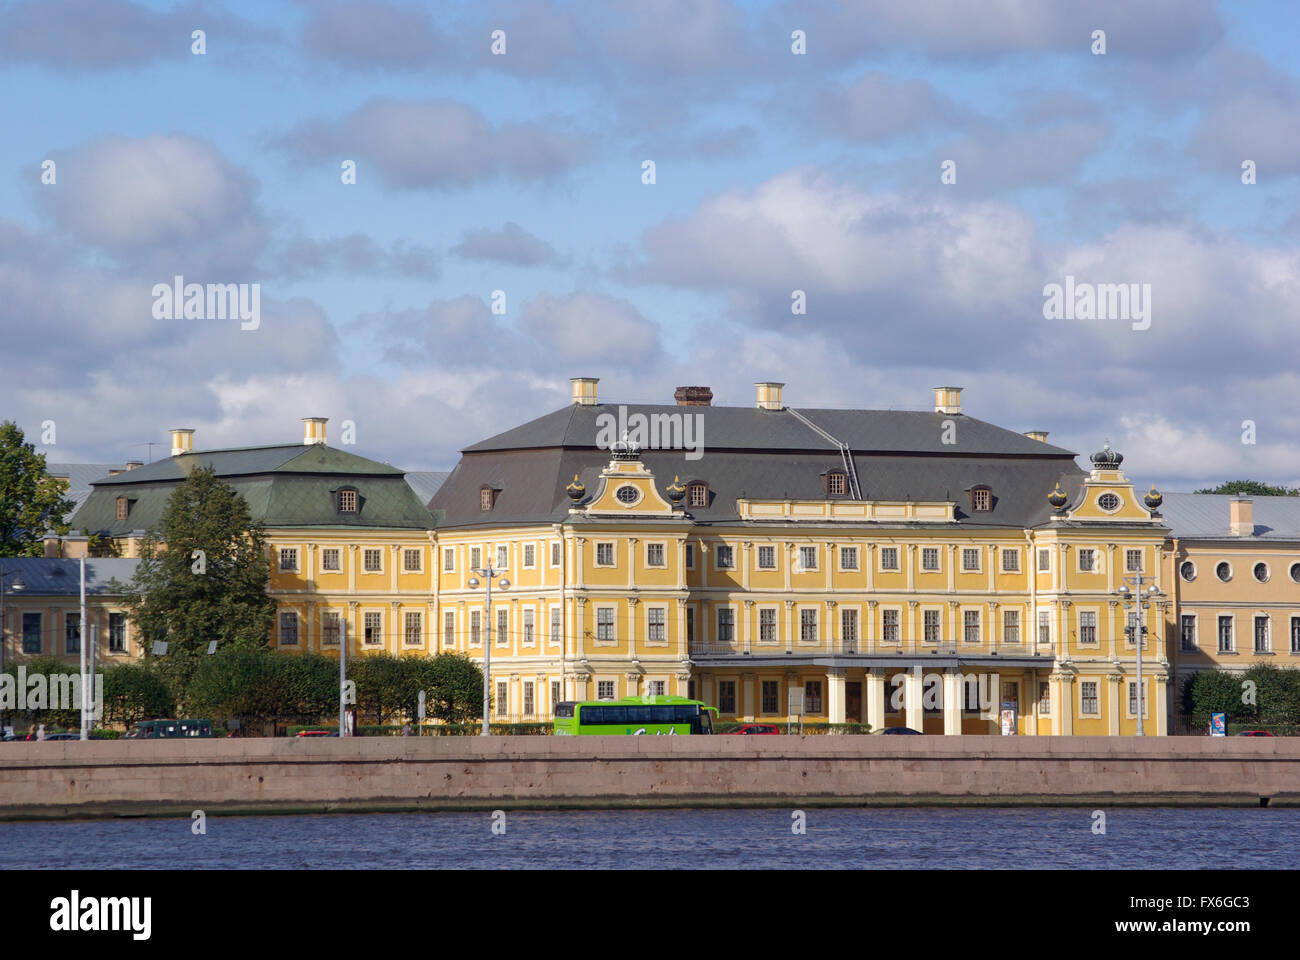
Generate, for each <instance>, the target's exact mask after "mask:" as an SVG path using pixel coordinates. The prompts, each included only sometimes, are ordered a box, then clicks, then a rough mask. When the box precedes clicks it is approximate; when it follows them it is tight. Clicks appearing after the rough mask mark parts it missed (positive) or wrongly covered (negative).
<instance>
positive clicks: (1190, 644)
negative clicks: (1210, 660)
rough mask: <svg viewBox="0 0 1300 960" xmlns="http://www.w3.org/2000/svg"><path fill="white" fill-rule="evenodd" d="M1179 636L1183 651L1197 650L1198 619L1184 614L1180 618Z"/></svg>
mask: <svg viewBox="0 0 1300 960" xmlns="http://www.w3.org/2000/svg"><path fill="white" fill-rule="evenodd" d="M1178 633H1179V636H1180V637H1181V639H1182V642H1181V644H1180V648H1181V649H1183V650H1195V649H1196V617H1195V616H1191V615H1189V614H1186V613H1184V614H1183V615H1182V616H1181V617H1180V618H1179V629H1178Z"/></svg>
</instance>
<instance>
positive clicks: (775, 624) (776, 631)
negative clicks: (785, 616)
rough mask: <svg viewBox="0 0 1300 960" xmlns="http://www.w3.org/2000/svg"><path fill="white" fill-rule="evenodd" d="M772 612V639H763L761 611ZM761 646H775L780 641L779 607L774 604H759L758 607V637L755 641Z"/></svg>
mask: <svg viewBox="0 0 1300 960" xmlns="http://www.w3.org/2000/svg"><path fill="white" fill-rule="evenodd" d="M764 612H768V613H771V614H772V639H770V640H764V639H763V613H764ZM755 642H756V643H760V644H762V645H763V646H769V645H770V646H775V645H776V644H778V643H780V642H781V608H780V607H775V606H770V605H769V606H761V607H759V608H758V638H757V640H756V641H755Z"/></svg>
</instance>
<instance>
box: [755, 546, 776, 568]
mask: <svg viewBox="0 0 1300 960" xmlns="http://www.w3.org/2000/svg"><path fill="white" fill-rule="evenodd" d="M765 550H766V551H767V552H768V554H769V555H770V556H771V558H772V562H771V564H769V565H764V563H763V551H765ZM776 555H777V554H776V545H775V544H772V543H760V544H759V545H758V549H757V550H755V551H754V569H755V570H775V569H776V568H777V567H776Z"/></svg>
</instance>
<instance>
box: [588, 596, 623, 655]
mask: <svg viewBox="0 0 1300 960" xmlns="http://www.w3.org/2000/svg"><path fill="white" fill-rule="evenodd" d="M605 612H608V613H609V632H610V634H611V636H610V638H609V639H608V640H602V639H601V637H600V628H601V626H602V624H601V622H600V615H601V614H602V613H605ZM591 623H592V626H594V627H595V628H596V629H595V630H594V631H593V632H592V642H593V643H594V644H595V645H596V646H598V647H616V646H618V607H617V606H616V605H614V604H612V603H602V604H598V605H597V606H596V609H595V611H594V612H593V613H592V621H591Z"/></svg>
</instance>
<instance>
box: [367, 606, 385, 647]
mask: <svg viewBox="0 0 1300 960" xmlns="http://www.w3.org/2000/svg"><path fill="white" fill-rule="evenodd" d="M362 622H363V625H364V626H365V628H366V643H383V642H384V615H383V614H382V613H374V612H370V611H367V612H366V613H365V614H364V616H363V619H362Z"/></svg>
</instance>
